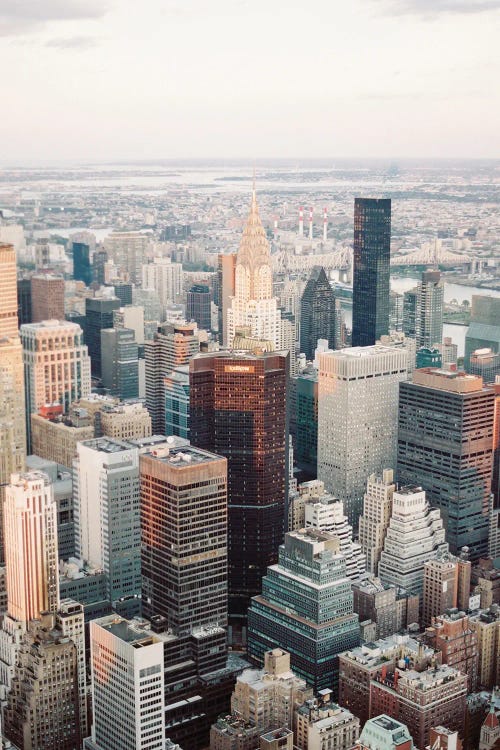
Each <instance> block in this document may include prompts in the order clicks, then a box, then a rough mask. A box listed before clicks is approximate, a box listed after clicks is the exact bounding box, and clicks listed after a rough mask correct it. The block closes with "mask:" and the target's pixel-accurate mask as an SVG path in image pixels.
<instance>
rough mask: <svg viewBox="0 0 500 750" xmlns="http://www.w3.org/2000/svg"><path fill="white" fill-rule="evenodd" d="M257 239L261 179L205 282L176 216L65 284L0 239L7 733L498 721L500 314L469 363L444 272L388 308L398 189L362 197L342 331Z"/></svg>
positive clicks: (64, 735) (330, 292) (245, 730)
mask: <svg viewBox="0 0 500 750" xmlns="http://www.w3.org/2000/svg"><path fill="white" fill-rule="evenodd" d="M311 217H312V214H311ZM325 220H326V213H325ZM302 221H303V216H302ZM302 227H303V224H302ZM327 234H328V227H327V225H326V223H325V232H324V237H323V242H326V240H327ZM167 235H168V237H170V240H167V239H165V238H166V237H167ZM271 235H272V233H271V232H270V231H267V230H266V226H265V223H263V222H262V220H261V217H260V213H259V208H258V203H257V196H256V191H255V188H254V190H253V193H252V198H251V204H250V211H249V214H248V217H247V219H246V223H245V224H244V227H243V231H242V234H241V240H240V245H239V249H238V252H237V253H230V254H221V255H220V256H219V257H218V268H217V271H216V272H215V273H212V274H210V273H208V274H206V272H205V271H203V272H200V274H199V275H198V272H190V273H192V274H194V275H193V276H191V275H186V273H185V271H184V270H183V262H184V263H186V262H192V256H190V255H189V248H188V249H186V248H183V247H177V246H176V247H175V250H174V249H172V247H170V246H169V242H170V241H172V242H173V243H174V244H175V237H176V233H175V232H173V233H172V232H170V230H169V231H167V229H165V230H164V231H163V232H162V238H163V239H161V241H158V242H156V241H155V240H154V238H153V237H151V236H148V235H146V234H144V233H143V232H139V231H115V232H113V233H112V234H111V235H109V236H108V238H107V240H106V242H105V250H103V248H102V247H99V246H95V244H94V243H92V241H91V239H89V238H88V237H87V236H86V235H85V236H84V235H82V236H75V238H74V239H73V241H72V245H71V247H72V254H73V276H74V279H73V282H74V286H72V288H71V292H70V294H71V295H72V296H71V297H70V294H69V293H68V294H66V293H65V292H67V288H66V283H67V280H65V278H64V276H63V275H62V274H60V273H59V271H58V272H57V273H56V272H54V271H53V269H52V265H53V264H52V262H51V260H50V258H51V255H50V253H51V252H52V251H51V249H50V246H49V244H47V243H39V244H40V248H39V251H38V252H39V255H40V257H41V258H42V259H43V260H44V262H43V263H42V264H41V266H42V267H41V269H37V272H36V273H35V274H33V275H32V278H31V279H30V281H29V285H26V284H25V283H24V282H25V281H26V280H27V279H21V280H20V281H19V284H18V281H17V275H16V259H15V252H14V250H13V247H12V246H11V245H5V244H4V245H0V271H1V273H0V501H1V509H2V523H1V537H0V539H1V547H0V549H1V553H2V554H1V556H2V559H1V560H0V562H1V563H3V565H2V566H0V616H1V627H0V686H1V690H0V698H1V700H2V707H3V721H2V732H3V734H4V735H5V737H6V738H7V739H8V740H9V741H10V742H11V743H12V745H11V746H12V747H16V748H18V749H19V750H24V748H26V750H28V749H29V750H49V748H62V749H63V750H77V749H78V750H80V749H82V748H85V749H86V750H125V749H127V750H128V748H130V750H133V748H141V750H153V749H154V750H167V749H169V748H177V749H179V750H181V748H184V750H198V749H199V750H202V749H205V748H207V747H208V745H209V744H210V748H212V749H213V750H226V748H227V750H234V749H235V748H240V750H242V749H243V748H245V749H246V750H257V748H259V749H262V748H287V749H288V750H295V748H298V749H299V750H320V749H321V750H327V749H329V748H335V749H336V750H353V748H360V750H362V749H364V748H369V747H375V746H377V747H380V748H385V747H389V748H400V749H401V750H403V748H405V749H406V750H411V748H420V750H423V748H426V747H428V746H429V743H432V742H434V743H436V742H441V739H442V738H443V737H446V738H448V739H447V742H448V745H447V747H448V749H449V750H451V748H453V747H455V748H456V750H459V747H460V744H459V743H460V742H461V741H462V740H463V741H464V743H466V742H467V736H468V734H470V736H471V737H472V736H473V737H475V738H476V739H474V740H473V741H474V742H476V740H477V743H478V742H479V741H481V742H482V743H483V744H482V746H484V748H485V750H489V748H490V745H491V743H490V745H488V742H490V740H491V741H492V738H493V739H495V738H496V736H497V734H499V733H500V732H497V731H496V728H497V726H498V716H497V715H498V714H499V713H500V705H498V701H497V699H496V696H495V693H494V692H493V695H492V696H490V695H487V696H486V698H485V691H491V690H492V689H493V688H494V686H495V684H497V683H498V680H499V677H500V673H499V669H498V662H499V658H500V615H499V605H500V571H499V569H498V562H497V559H496V558H498V550H499V549H500V542H499V539H500V532H498V529H497V521H498V518H499V517H500V513H499V512H498V508H499V506H500V502H497V500H498V497H500V493H499V491H498V485H499V482H498V475H499V471H500V469H499V468H498V467H499V466H500V464H499V462H498V453H499V450H500V448H499V445H500V432H499V424H500V395H499V394H500V391H499V389H500V384H499V383H496V384H494V383H493V382H492V381H490V380H488V378H489V377H490V372H492V370H491V368H492V367H493V365H494V362H493V364H492V359H491V358H492V357H493V358H494V356H495V354H496V353H497V352H496V351H493V349H494V347H495V341H496V339H495V336H496V335H497V328H498V322H497V321H496V319H495V316H494V315H493V314H492V310H491V309H490V306H488V304H486V303H482V302H476V303H475V304H474V306H473V324H472V325H471V331H470V334H471V336H472V338H471V339H470V341H469V345H468V346H469V348H471V347H472V344H471V343H470V342H472V343H473V344H474V345H475V344H477V342H478V341H479V342H482V343H484V341H486V340H487V341H488V342H489V343H490V344H491V346H492V347H493V349H492V350H491V356H490V354H488V355H487V356H488V358H489V359H488V362H489V364H488V365H487V364H486V363H485V360H484V357H485V356H486V355H482V354H481V350H479V352H478V351H477V347H476V348H474V351H472V350H471V351H470V352H469V354H468V358H467V362H466V365H467V369H468V371H467V372H464V371H463V370H462V368H461V367H459V366H458V363H457V362H456V359H457V357H456V350H455V349H454V348H453V344H452V343H451V342H450V341H449V340H446V339H445V340H444V341H443V306H444V283H443V280H442V278H441V274H440V272H439V271H438V270H436V269H428V270H425V271H424V272H423V274H422V278H421V281H420V282H419V283H418V285H417V286H416V288H415V289H412V290H410V291H408V292H407V293H405V295H404V297H398V299H397V300H396V299H395V298H394V295H393V296H392V297H391V294H390V259H391V200H390V199H389V198H356V199H355V203H354V249H353V254H352V259H353V268H352V281H353V291H352V332H351V331H349V329H348V326H347V325H346V317H345V310H343V307H342V290H343V287H342V284H340V283H334V282H333V279H331V278H330V276H329V272H328V269H327V268H325V267H323V266H322V265H321V264H318V265H313V264H312V263H311V264H309V265H308V266H307V267H306V266H304V268H303V269H302V271H300V270H299V271H298V272H297V270H293V271H290V270H285V271H284V272H283V271H280V273H279V274H276V273H274V270H275V260H276V259H275V257H274V256H275V253H273V252H272V250H276V247H275V245H276V243H277V234H276V232H275V235H274V243H272V244H270V242H269V237H271ZM172 238H173V239H172ZM307 241H308V242H310V243H312V244H311V245H310V248H309V245H308V246H307V247H308V248H309V249H308V251H307V253H304V257H305V256H308V255H311V254H312V255H314V254H315V253H314V251H315V249H316V246H315V244H314V241H315V238H314V232H313V228H312V218H311V229H310V236H309V239H308V240H307ZM300 242H301V243H302V244H301V245H300V247H301V251H302V248H303V246H304V247H305V245H304V243H305V242H306V238H305V237H304V235H303V232H302V234H301V240H300ZM318 242H319V240H318ZM309 250H310V252H309ZM298 255H299V254H298ZM42 256H43V257H42ZM322 257H323V256H322ZM189 258H191V261H190V260H189ZM186 259H187V260H186ZM309 260H310V258H309ZM311 269H312V271H311ZM40 271H41V272H40ZM306 271H307V273H306ZM205 274H206V275H205ZM76 284H78V285H80V286H76ZM91 285H92V286H91ZM28 287H29V288H28ZM90 287H91V288H90ZM344 291H345V290H344ZM18 292H19V295H20V296H19V310H18V296H17V293H18ZM79 295H80V296H79ZM28 297H29V300H28ZM68 299H71V305H75V309H71V310H69V311H68ZM28 302H29V304H28ZM18 315H19V317H18ZM20 320H21V321H22V323H21V324H20ZM394 321H396V326H395V327H396V328H397V329H398V330H393V328H394ZM485 321H486V322H485ZM401 327H402V328H403V332H402V331H401V330H400V329H401ZM216 334H218V335H216ZM481 336H482V337H483V338H481ZM486 336H488V338H487V339H486V338H485V337H486ZM349 344H351V345H349ZM480 365H481V367H483V371H484V373H486V372H488V376H487V377H485V378H483V377H482V376H481V375H480V374H478V372H476V371H474V367H480ZM487 367H489V368H490V369H487ZM27 446H28V447H27ZM27 454H32V455H27ZM470 695H473V696H476V695H477V696H479V697H477V698H475V699H474V700H472V699H471V698H470ZM481 696H482V697H481ZM485 701H486V703H485ZM478 705H479V706H480V709H479V708H478V707H477V706H478ZM471 727H472V728H471ZM450 738H451V739H450ZM495 741H496V739H495ZM453 742H454V743H455V744H453ZM377 743H378V744H377ZM450 743H452V744H450ZM441 747H443V748H444V747H446V745H445V744H441V745H436V744H435V745H432V750H434V748H441ZM470 747H471V750H472V748H473V746H472V745H471V746H470ZM491 747H493V745H491ZM467 748H468V746H467V745H466V744H465V745H464V750H467Z"/></svg>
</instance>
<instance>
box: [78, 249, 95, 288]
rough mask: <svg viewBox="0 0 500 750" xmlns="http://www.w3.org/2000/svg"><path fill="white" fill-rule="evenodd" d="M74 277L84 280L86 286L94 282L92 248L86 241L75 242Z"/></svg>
mask: <svg viewBox="0 0 500 750" xmlns="http://www.w3.org/2000/svg"><path fill="white" fill-rule="evenodd" d="M73 278H74V279H75V281H83V283H84V284H85V285H86V286H90V285H91V284H92V266H91V265H90V248H89V246H88V245H86V244H85V242H73Z"/></svg>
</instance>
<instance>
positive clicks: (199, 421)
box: [190, 352, 288, 624]
mask: <svg viewBox="0 0 500 750" xmlns="http://www.w3.org/2000/svg"><path fill="white" fill-rule="evenodd" d="M287 381H288V355H287V354H286V353H284V352H271V353H263V354H250V353H247V354H231V353H227V352H220V353H216V354H213V355H212V354H211V355H204V354H200V355H198V356H197V357H195V358H194V359H192V360H191V362H190V418H191V441H192V443H193V444H194V445H198V446H200V447H201V448H205V449H207V450H212V451H213V452H214V453H217V454H219V455H221V456H225V457H226V458H227V460H228V510H229V539H228V557H229V613H230V616H232V618H236V621H235V622H234V624H236V623H237V621H238V620H239V621H240V622H241V623H244V621H245V617H246V611H247V607H248V602H249V599H250V597H251V596H253V595H255V594H257V593H259V592H260V587H261V579H262V576H263V575H264V574H265V572H266V568H267V566H268V565H271V564H272V563H274V562H275V561H276V557H277V552H278V547H279V545H280V544H281V542H282V540H283V533H284V521H285V501H286V494H287V476H288V472H287V463H288V437H287ZM233 621H234V619H233Z"/></svg>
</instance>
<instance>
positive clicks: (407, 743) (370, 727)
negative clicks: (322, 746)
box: [353, 714, 415, 750]
mask: <svg viewBox="0 0 500 750" xmlns="http://www.w3.org/2000/svg"><path fill="white" fill-rule="evenodd" d="M414 747H415V745H414V744H413V739H412V736H411V734H410V732H409V730H408V727H407V726H406V724H402V723H401V722H400V721H398V720H397V719H394V718H393V717H392V716H387V715H386V714H382V715H381V716H376V717H374V718H373V719H369V720H368V721H367V722H366V724H365V726H364V727H363V731H362V732H361V736H360V738H359V740H358V741H357V743H356V744H355V745H354V748H353V750H373V748H377V750H413V749H414Z"/></svg>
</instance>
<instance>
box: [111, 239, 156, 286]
mask: <svg viewBox="0 0 500 750" xmlns="http://www.w3.org/2000/svg"><path fill="white" fill-rule="evenodd" d="M148 243H149V237H148V235H147V234H143V233H142V232H119V231H114V232H111V234H108V236H107V237H106V239H105V241H104V245H105V248H106V250H107V252H108V255H109V256H110V257H111V258H113V260H114V261H115V263H116V265H117V266H118V267H119V268H120V269H121V270H122V271H124V272H126V273H127V274H128V276H129V279H130V281H131V282H132V284H138V285H140V283H141V269H142V264H143V263H144V260H145V255H146V249H147V246H148Z"/></svg>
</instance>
